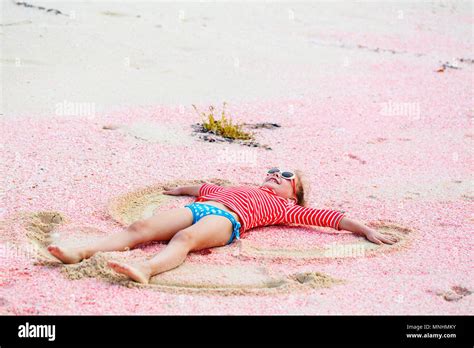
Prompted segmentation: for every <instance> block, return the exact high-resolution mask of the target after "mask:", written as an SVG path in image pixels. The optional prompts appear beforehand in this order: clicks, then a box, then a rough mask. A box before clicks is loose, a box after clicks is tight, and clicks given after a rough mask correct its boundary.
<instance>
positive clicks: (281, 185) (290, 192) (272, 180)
mask: <svg viewBox="0 0 474 348" xmlns="http://www.w3.org/2000/svg"><path fill="white" fill-rule="evenodd" d="M292 180H293V181H294V183H293V185H294V187H295V188H296V184H297V183H298V182H297V181H296V180H298V177H295V178H294V179H292ZM292 180H287V179H284V178H283V177H282V176H281V173H280V172H276V173H272V174H267V177H266V178H265V181H264V182H263V184H262V186H264V187H268V188H271V189H273V190H275V193H276V194H277V195H278V196H280V197H283V198H293V199H296V192H294V189H293V185H292V183H291V181H292Z"/></svg>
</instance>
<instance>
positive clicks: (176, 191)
mask: <svg viewBox="0 0 474 348" xmlns="http://www.w3.org/2000/svg"><path fill="white" fill-rule="evenodd" d="M163 193H164V194H165V195H171V196H180V195H182V194H183V193H182V190H181V187H175V188H172V189H170V188H168V187H165V189H164V191H163Z"/></svg>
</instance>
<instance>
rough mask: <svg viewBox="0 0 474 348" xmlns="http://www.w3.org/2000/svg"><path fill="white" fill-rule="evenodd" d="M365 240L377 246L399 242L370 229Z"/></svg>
mask: <svg viewBox="0 0 474 348" xmlns="http://www.w3.org/2000/svg"><path fill="white" fill-rule="evenodd" d="M365 238H367V239H368V240H370V241H371V242H372V243H375V244H379V245H380V244H383V243H385V244H393V243H395V242H397V240H396V239H395V238H394V237H392V236H387V235H385V234H382V233H380V232H377V231H375V230H373V229H371V228H370V229H369V230H368V231H367V232H365Z"/></svg>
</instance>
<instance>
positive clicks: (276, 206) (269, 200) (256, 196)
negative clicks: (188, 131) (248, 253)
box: [196, 183, 344, 233]
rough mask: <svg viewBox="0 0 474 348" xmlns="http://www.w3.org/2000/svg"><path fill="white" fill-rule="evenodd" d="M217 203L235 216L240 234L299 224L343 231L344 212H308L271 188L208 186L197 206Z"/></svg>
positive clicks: (204, 186)
mask: <svg viewBox="0 0 474 348" xmlns="http://www.w3.org/2000/svg"><path fill="white" fill-rule="evenodd" d="M204 201H217V202H219V203H222V204H224V205H225V206H226V207H227V208H229V209H231V210H232V211H233V212H235V213H236V214H237V215H238V216H239V218H240V222H241V225H242V227H241V231H240V232H241V233H242V232H245V231H247V230H249V229H251V228H254V227H259V226H268V225H277V224H291V223H293V224H300V225H313V226H322V227H332V228H334V229H336V230H340V227H339V222H340V221H341V220H342V218H343V217H344V213H343V212H339V211H336V210H323V209H313V208H306V207H302V206H300V205H297V204H296V203H295V201H294V200H291V199H285V198H283V197H280V196H278V195H277V194H276V193H275V191H274V190H273V189H271V188H269V187H264V186H261V187H240V186H239V187H223V186H218V185H214V184H208V183H205V184H203V185H202V186H201V188H200V189H199V196H198V198H197V199H196V202H204Z"/></svg>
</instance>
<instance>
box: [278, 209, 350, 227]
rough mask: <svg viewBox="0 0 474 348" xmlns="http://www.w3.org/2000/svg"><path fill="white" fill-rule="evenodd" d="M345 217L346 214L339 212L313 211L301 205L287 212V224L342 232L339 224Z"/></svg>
mask: <svg viewBox="0 0 474 348" xmlns="http://www.w3.org/2000/svg"><path fill="white" fill-rule="evenodd" d="M343 217H344V213H342V212H339V211H337V210H328V209H313V208H306V207H302V206H300V205H294V206H292V207H291V208H289V209H288V210H287V211H286V214H285V220H284V222H286V223H293V224H300V225H312V226H321V227H332V228H334V229H336V230H340V228H339V223H340V222H341V220H342V218H343Z"/></svg>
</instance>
